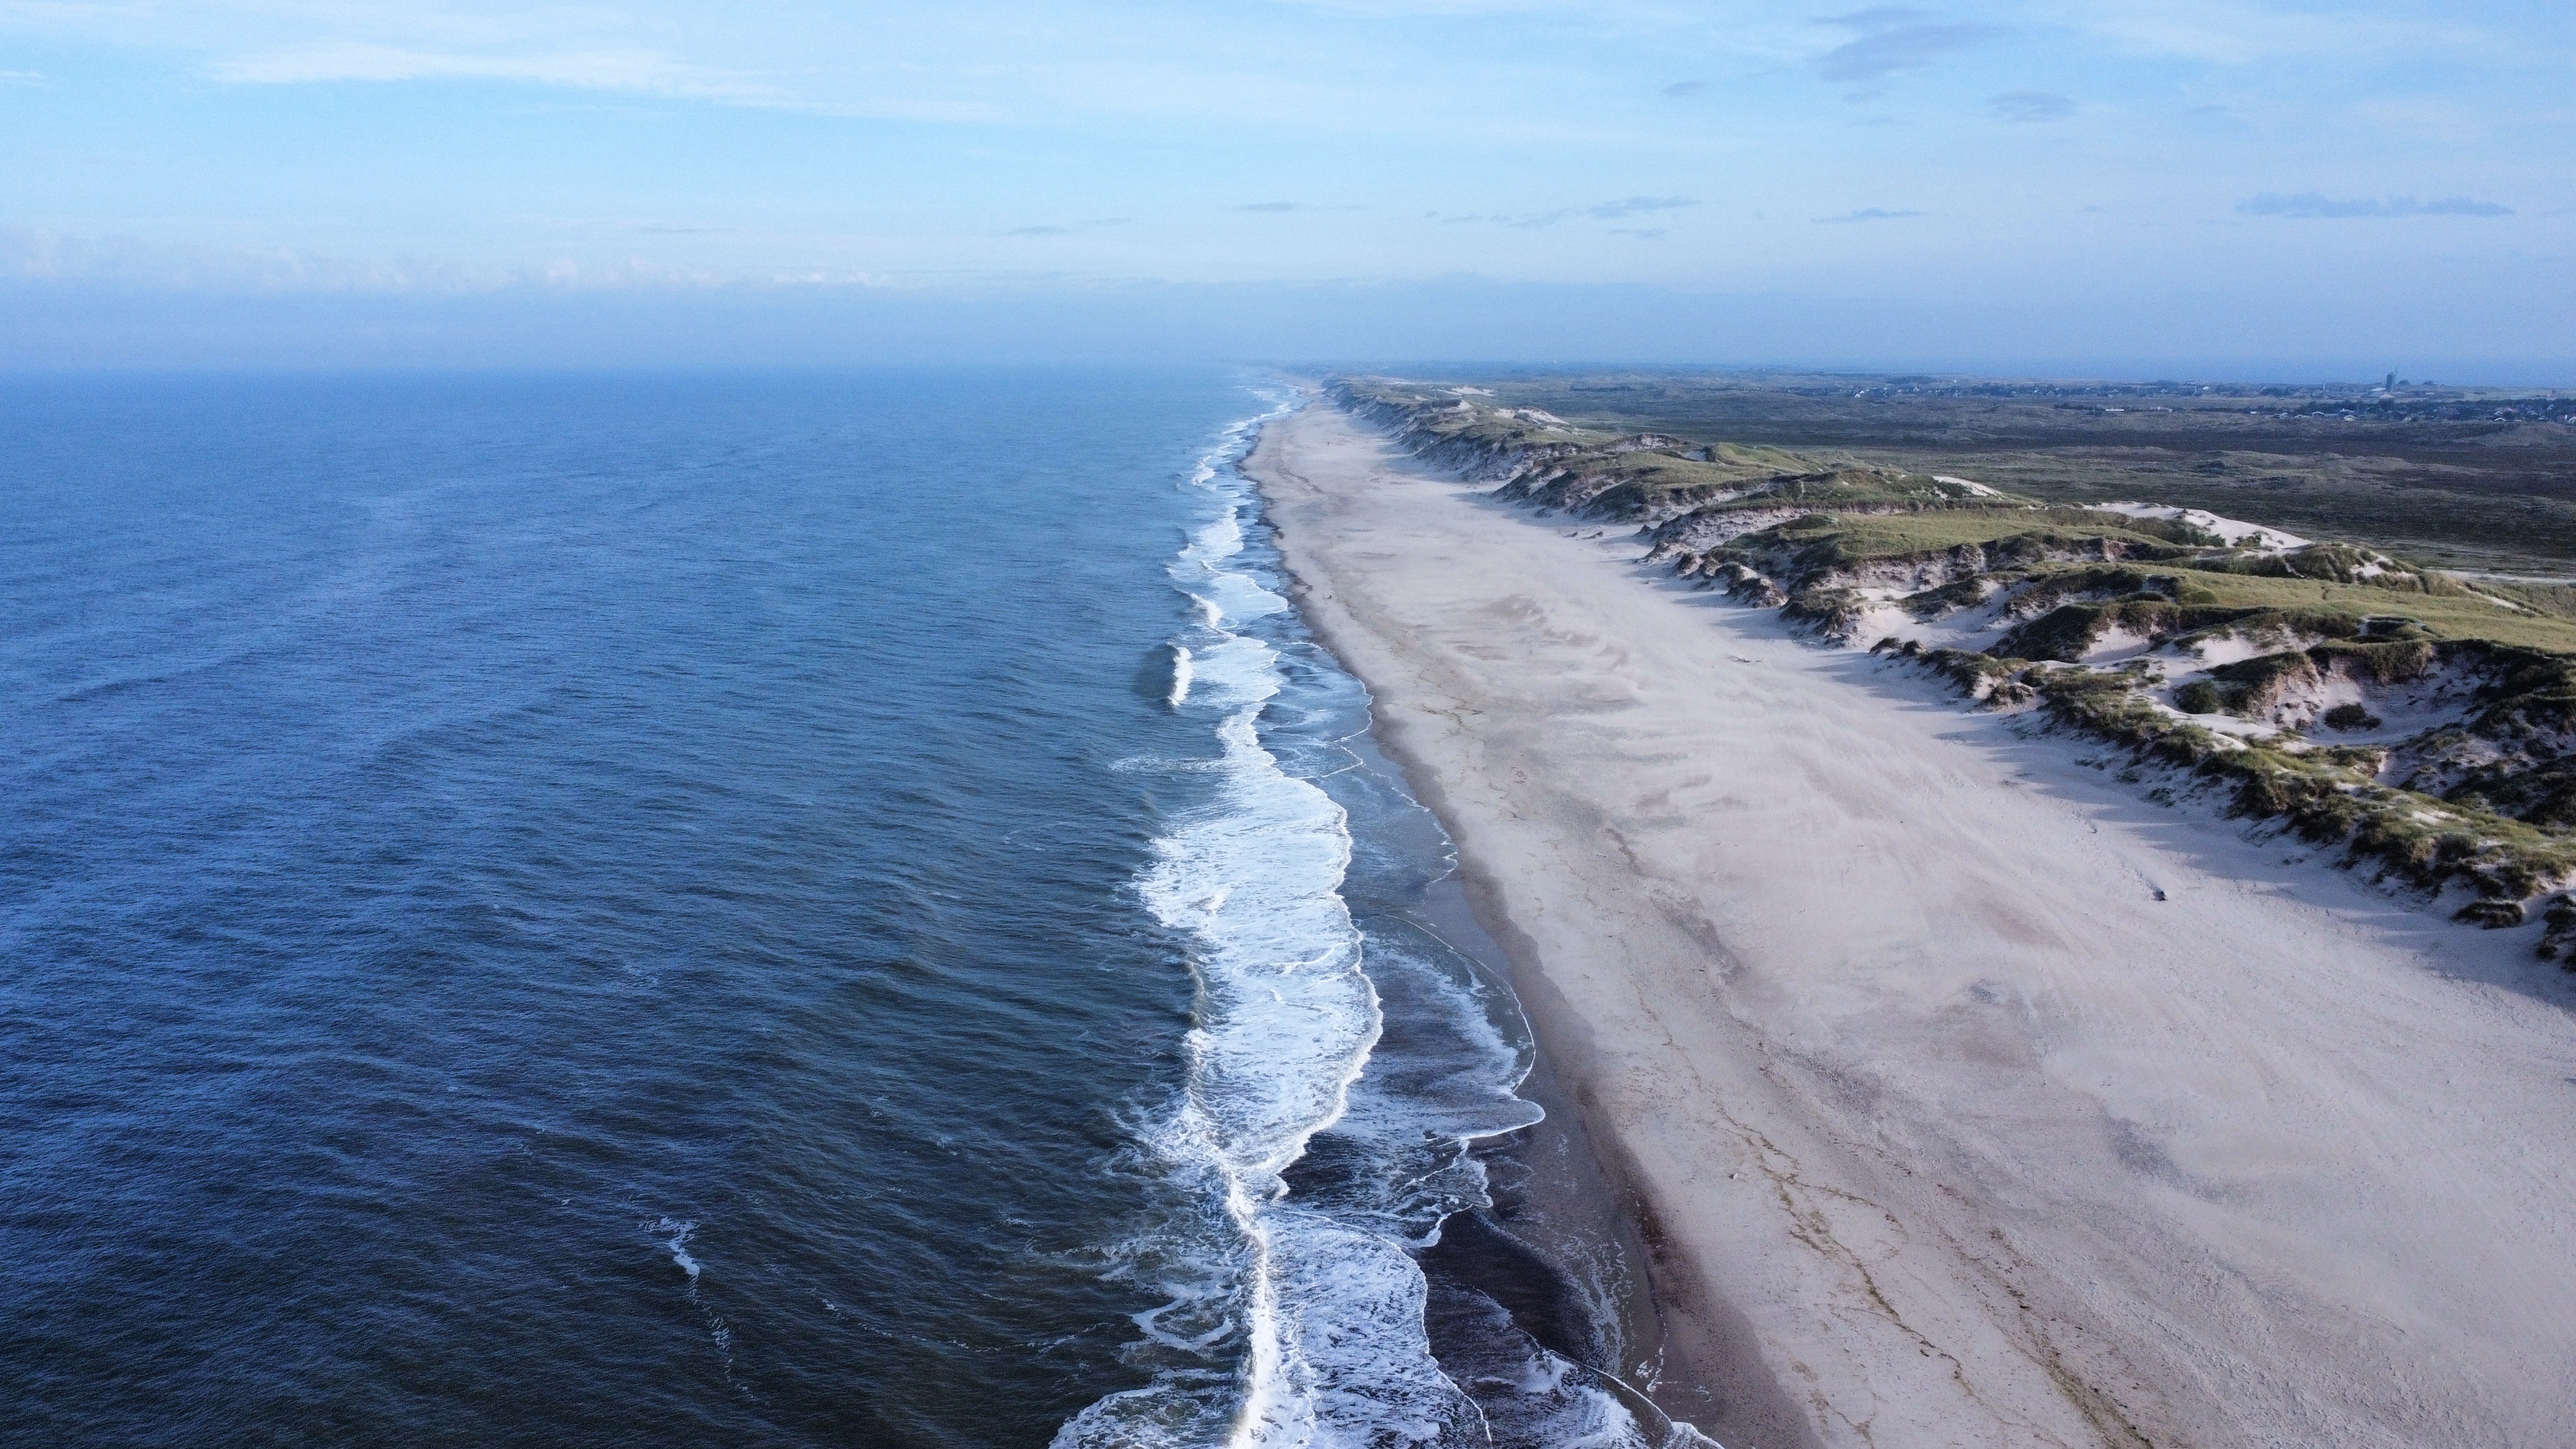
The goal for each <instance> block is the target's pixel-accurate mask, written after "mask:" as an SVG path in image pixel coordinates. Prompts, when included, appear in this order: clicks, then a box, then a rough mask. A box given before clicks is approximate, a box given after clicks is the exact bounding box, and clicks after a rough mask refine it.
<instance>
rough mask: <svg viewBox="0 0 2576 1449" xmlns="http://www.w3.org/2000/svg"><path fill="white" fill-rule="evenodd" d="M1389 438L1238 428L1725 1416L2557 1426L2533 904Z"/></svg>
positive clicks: (2547, 1016)
mask: <svg viewBox="0 0 2576 1449" xmlns="http://www.w3.org/2000/svg"><path fill="white" fill-rule="evenodd" d="M1418 441H1419V440H1417V442H1418ZM1412 451H1413V450H1409V449H1407V448H1405V447H1403V446H1400V445H1399V444H1398V443H1397V442H1396V440H1395V439H1393V438H1392V437H1390V436H1389V433H1388V432H1387V431H1386V430H1384V429H1382V428H1380V427H1377V426H1372V425H1369V424H1366V423H1363V422H1361V421H1359V420H1357V419H1355V418H1354V417H1353V416H1352V415H1351V414H1350V413H1349V412H1347V411H1345V410H1344V409H1342V408H1340V407H1337V406H1333V405H1330V404H1317V405H1314V406H1311V407H1309V408H1308V409H1307V410H1306V411H1305V412H1303V413H1300V414H1298V415H1296V416H1295V417H1292V418H1290V419H1287V420H1285V421H1282V422H1279V423H1275V424H1273V425H1272V426H1271V427H1270V428H1269V429H1268V430H1267V431H1266V432H1265V434H1264V437H1263V440H1262V442H1261V444H1260V446H1259V448H1258V449H1257V450H1256V452H1255V454H1254V456H1253V458H1252V459H1251V460H1250V461H1249V463H1248V464H1247V471H1248V472H1249V473H1250V474H1251V475H1252V476H1253V477H1254V478H1255V479H1256V480H1257V481H1258V482H1260V484H1261V485H1262V487H1263V490H1264V493H1265V495H1266V497H1267V498H1268V500H1269V502H1270V516H1271V518H1272V520H1273V522H1274V523H1275V524H1276V525H1277V527H1278V528H1279V530H1280V534H1281V542H1282V548H1283V551H1284V553H1285V556H1286V560H1287V563H1288V566H1289V568H1290V570H1291V571H1292V572H1293V574H1294V575H1295V576H1296V578H1297V580H1298V581H1299V584H1300V586H1301V587H1300V590H1299V592H1298V593H1297V602H1298V603H1299V606H1300V608H1301V610H1302V611H1303V612H1304V613H1305V614H1306V616H1307V618H1308V619H1309V621H1310V623H1311V624H1312V625H1313V627H1314V628H1315V629H1316V631H1317V633H1318V635H1319V637H1321V638H1322V639H1323V640H1324V641H1325V642H1326V643H1327V645H1328V646H1330V647H1331V648H1332V649H1333V650H1334V652H1335V654H1336V655H1337V656H1338V657H1339V658H1341V660H1342V661H1343V663H1344V664H1345V665H1346V666H1347V667H1349V668H1351V669H1352V670H1353V671H1354V672H1355V673H1357V674H1358V675H1359V676H1360V677H1361V678H1362V679H1363V680H1365V681H1366V682H1367V683H1368V685H1369V687H1370V689H1371V691H1372V693H1373V695H1374V696H1375V698H1376V720H1377V730H1378V735H1379V738H1380V739H1381V741H1382V742H1383V743H1384V744H1385V746H1386V748H1387V749H1388V751H1389V753H1390V754H1391V755H1393V756H1394V757H1395V758H1397V759H1398V760H1399V761H1400V762H1401V763H1402V764H1403V765H1404V767H1405V769H1406V771H1407V774H1408V778H1410V779H1411V780H1412V782H1413V784H1414V787H1415V789H1416V791H1417V793H1418V794H1419V795H1420V796H1421V798H1422V799H1423V800H1424V801H1425V802H1426V803H1427V804H1429V805H1431V806H1432V807H1433V808H1434V809H1435V810H1436V811H1437V812H1438V813H1439V814H1440V815H1441V817H1442V819H1443V821H1444V823H1445V824H1446V825H1447V826H1448V828H1449V831H1450V833H1451V835H1452V837H1453V838H1454V839H1455V840H1456V842H1457V844H1458V848H1459V850H1460V854H1461V861H1462V876H1463V878H1464V879H1465V881H1466V882H1467V884H1468V885H1469V887H1470V889H1471V890H1472V891H1473V892H1474V894H1475V896H1476V898H1477V901H1478V904H1479V906H1480V912H1481V915H1482V916H1483V918H1484V919H1485V921H1486V923H1487V924H1488V926H1489V927H1491V928H1492V930H1493V934H1494V935H1495V936H1496V938H1497V939H1498V940H1500V941H1502V942H1503V943H1504V945H1505V947H1506V948H1507V949H1508V951H1509V952H1510V954H1511V956H1512V960H1513V964H1514V973H1515V986H1516V988H1517V989H1518V990H1519V992H1520V994H1521V996H1522V999H1523V1001H1524V1004H1525V1005H1526V1006H1527V1008H1528V1009H1529V1012H1530V1015H1531V1018H1532V1020H1533V1023H1534V1024H1535V1025H1536V1026H1537V1028H1538V1031H1539V1036H1540V1041H1541V1046H1542V1051H1543V1053H1544V1055H1545V1056H1546V1058H1547V1059H1548V1060H1549V1061H1550V1063H1551V1064H1552V1066H1553V1068H1554V1070H1555V1071H1556V1072H1557V1074H1558V1075H1559V1077H1560V1078H1561V1079H1562V1081H1563V1083H1564V1086H1565V1091H1566V1095H1567V1097H1568V1098H1569V1099H1570V1100H1571V1101H1572V1102H1574V1103H1575V1104H1577V1106H1578V1110H1579V1111H1580V1112H1581V1113H1582V1114H1583V1116H1584V1119H1585V1123H1586V1125H1587V1127H1588V1128H1589V1129H1590V1130H1591V1132H1592V1134H1593V1141H1594V1145H1595V1150H1596V1151H1597V1152H1598V1154H1599V1155H1600V1157H1601V1158H1602V1160H1603V1162H1604V1163H1605V1165H1606V1166H1607V1167H1608V1168H1609V1170H1610V1171H1611V1172H1612V1174H1613V1176H1614V1178H1615V1179H1617V1180H1619V1181H1621V1182H1623V1183H1624V1184H1625V1185H1626V1187H1627V1188H1628V1189H1629V1190H1631V1191H1633V1193H1634V1197H1635V1201H1636V1203H1637V1211H1638V1219H1639V1221H1640V1222H1641V1223H1642V1224H1644V1225H1645V1229H1646V1234H1647V1238H1648V1240H1649V1242H1650V1243H1651V1244H1652V1261H1653V1277H1654V1287H1655V1291H1656V1297H1657V1300H1658V1312H1659V1315H1660V1316H1661V1317H1662V1318H1663V1319H1664V1320H1665V1321H1666V1322H1667V1323H1669V1324H1670V1325H1672V1326H1673V1332H1672V1335H1671V1337H1670V1339H1669V1343H1670V1345H1671V1353H1670V1355H1669V1357H1668V1360H1667V1363H1668V1368H1669V1373H1668V1376H1667V1378H1666V1379H1665V1381H1664V1382H1663V1383H1662V1384H1661V1385H1660V1387H1659V1389H1658V1398H1659V1401H1661V1402H1662V1403H1664V1405H1665V1406H1666V1407H1667V1409H1669V1410H1670V1411H1671V1412H1673V1413H1674V1414H1675V1415H1676V1416H1677V1417H1679V1418H1683V1419H1687V1420H1690V1421H1691V1422H1694V1423H1696V1424H1698V1425H1699V1426H1700V1427H1701V1428H1703V1429H1705V1430H1707V1431H1709V1432H1710V1433H1712V1434H1714V1435H1715V1436H1716V1437H1717V1438H1719V1439H1720V1440H1721V1441H1722V1442H1724V1443H1726V1444H1728V1445H1730V1446H1733V1449H1748V1446H1755V1445H1762V1446H1770V1445H1787V1444H1817V1445H1834V1446H1842V1445H1858V1444H1863V1443H1870V1442H1875V1443H1881V1444H1884V1443H1889V1442H1937V1441H1944V1440H1964V1441H1971V1442H1979V1443H1996V1444H2034V1445H2036V1444H2042V1443H2105V1444H2136V1443H2171V1442H2213V1443H2214V1442H2240V1441H2245V1440H2258V1441H2259V1440H2263V1439H2266V1438H2271V1439H2279V1440H2284V1441H2288V1442H2315V1443H2325V1442H2335V1443H2356V1444H2380V1443H2385V1444H2390V1445H2395V1444H2399V1443H2412V1442H2426V1441H2428V1439H2430V1438H2439V1439H2442V1440H2444V1441H2445V1442H2457V1443H2474V1444H2499V1445H2501V1444H2512V1443H2530V1442H2547V1441H2548V1440H2549V1437H2550V1436H2551V1435H2553V1434H2559V1433H2562V1432H2563V1431H2565V1430H2566V1429H2568V1428H2569V1427H2570V1426H2569V1424H2568V1422H2567V1417H2568V1416H2567V1410H2566V1406H2565V1405H2564V1404H2563V1403H2562V1402H2560V1399H2559V1396H2557V1395H2556V1394H2555V1393H2554V1390H2553V1389H2552V1388H2551V1384H2552V1382H2553V1380H2554V1370H2553V1369H2551V1368H2550V1367H2549V1365H2551V1364H2554V1363H2557V1362H2560V1361H2562V1360H2563V1358H2564V1356H2565V1355H2566V1354H2567V1353H2568V1352H2569V1351H2571V1350H2576V1312H2571V1310H2570V1308H2569V1304H2570V1303H2576V1269H2572V1268H2571V1267H2570V1265H2567V1264H2565V1263H2564V1262H2562V1261H2560V1259H2559V1258H2558V1257H2557V1256H2554V1255H2553V1254H2552V1253H2551V1252H2550V1250H2549V1249H2548V1247H2547V1244H2549V1243H2551V1242H2554V1241H2556V1240H2557V1239H2558V1238H2559V1236H2560V1235H2563V1234H2564V1233H2566V1232H2568V1231H2569V1230H2570V1229H2571V1227H2576V1224H2571V1222H2570V1220H2569V1215H2570V1208H2569V1205H2568V1204H2567V1203H2566V1202H2565V1201H2564V1194H2563V1192H2560V1191H2559V1190H2557V1189H2556V1188H2555V1187H2553V1186H2552V1185H2551V1184H2552V1183H2553V1182H2554V1180H2555V1173H2554V1169H2553V1168H2552V1167H2551V1166H2550V1164H2552V1163H2556V1162H2563V1161H2565V1160H2568V1158H2569V1157H2570V1156H2571V1155H2576V1141H2570V1140H2567V1139H2568V1137H2569V1133H2568V1130H2567V1124H2566V1121H2565V1114H2564V1113H2563V1112H2561V1111H2558V1110H2556V1108H2555V1107H2554V1106H2553V1105H2551V1104H2554V1103H2557V1102H2558V1093H2560V1092H2561V1091H2562V1090H2563V1089H2562V1088H2561V1086H2560V1083H2561V1082H2562V1081H2563V1080H2564V1079H2565V1078H2566V1077H2567V1076H2569V1075H2570V1074H2571V1073H2576V1028H2571V1025H2570V1017H2569V1014H2568V1011H2567V1005H2568V1002H2567V997H2568V994H2569V993H2568V991H2567V988H2566V986H2565V985H2564V979H2565V978H2564V976H2563V974H2562V973H2560V972H2559V971H2557V970H2556V969H2555V968H2554V967H2547V966H2542V965H2540V964H2539V963H2537V962H2535V961H2533V960H2532V957H2531V943H2530V941H2529V940H2528V939H2526V936H2527V934H2528V933H2522V932H2511V931H2495V932H2485V931H2477V930H2467V929H2463V928H2462V927H2461V926H2459V925H2455V924H2452V923H2450V922H2448V921H2447V920H2444V919H2441V918H2440V917H2437V916H2431V915H2428V914H2426V913H2423V912H2421V911H2418V910H2414V909H2412V908H2408V907H2405V906H2402V905H2399V904H2397V903H2395V902H2392V901H2391V900H2390V899H2389V898H2388V897H2387V896H2386V895H2384V894H2381V893H2378V892H2375V891H2374V890H2372V889H2371V888H2370V887H2369V886H2368V884H2367V883H2365V882H2364V881H2362V880H2360V879H2357V878H2356V877H2354V876H2352V875H2349V874H2336V873H2332V872H2321V871H2319V870H2317V869H2316V866H2315V864H2314V863H2313V862H2311V861H2309V860H2308V859H2307V857H2308V856H2309V855H2311V854H2312V853H2313V851H2312V849H2311V848H2308V847H2304V846H2301V845H2293V848H2291V849H2289V850H2288V851H2286V852H2285V851H2284V849H2283V848H2282V847H2283V846H2284V845H2292V842H2291V841H2289V840H2288V839H2276V840H2273V841H2265V840H2261V839H2249V838H2247V837H2245V836H2244V835H2242V834H2241V830H2240V828H2218V827H2214V826H2213V824H2211V823H2207V822H2205V821H2204V819H2203V818H2202V817H2200V816H2196V815H2193V814H2191V813H2189V812H2176V811H2172V810H2168V809H2165V808H2163V807H2161V806H2158V805H2156V804H2154V803H2152V802H2149V801H2147V800H2145V799H2143V798H2141V796H2140V795H2139V794H2138V793H2137V790H2136V788H2135V787H2134V786H2131V785H2128V784H2124V783H2121V782H2116V781H2111V780H2107V779H2104V778H2102V776H2101V774H2100V773H2099V772H2098V771H2096V770H2093V769H2090V768H2087V767H2085V766H2084V765H2083V764H2081V763H2079V761H2078V759H2077V758H2076V756H2077V755H2078V754H2080V753H2081V750H2080V747H2079V748H2070V747H2069V743H2068V742H2067V741H2063V740H2052V739H2044V738H2032V737H2030V736H2028V735H2026V734H2024V733H2017V732H2016V731H2015V729H2014V728H2013V724H2014V721H2013V720H2012V719H2010V718H2008V717H2005V716H2003V715H2000V714H1998V713H1996V712H1992V711H1987V712H1977V711H1961V710H1960V709H1959V707H1958V705H1957V703H1956V702H1955V699H1954V698H1952V697H1950V696H1948V695H1947V686H1945V685H1944V684H1942V683H1941V682H1940V681H1938V680H1937V679H1935V678H1933V677H1930V676H1928V675H1925V674H1922V673H1921V672H1919V671H1913V670H1905V669H1897V668H1892V667H1890V666H1888V665H1887V664H1886V663H1885V662H1884V655H1883V654H1882V655H1878V656H1873V655H1870V654H1868V653H1866V652H1865V651H1862V650H1858V649H1846V650H1818V649H1815V648H1813V647H1812V642H1811V641H1812V640H1813V638H1814V628H1815V625H1814V623H1813V621H1808V622H1804V623H1801V622H1799V621H1797V620H1792V619H1782V618H1780V617H1778V616H1777V614H1776V613H1770V612H1762V611H1757V610H1750V609H1745V608H1743V607H1741V606H1740V605H1739V604H1736V603H1733V602H1729V601H1727V600H1725V599H1723V598H1720V597H1717V596H1715V595H1712V594H1710V593H1706V592H1699V591H1695V590H1694V589H1693V588H1692V587H1691V586H1692V584H1694V583H1695V582H1697V581H1696V580H1695V579H1689V578H1676V577H1674V575H1673V574H1672V572H1671V571H1670V569H1669V567H1668V562H1666V561H1659V562H1658V563H1656V564H1653V565H1641V564H1639V563H1638V562H1637V561H1636V560H1637V558H1638V554H1639V551H1640V550H1639V548H1638V547H1637V545H1636V544H1635V543H1634V542H1632V541H1628V540H1625V539H1622V538H1619V537H1615V536H1605V535H1616V534H1619V533H1621V532H1623V531H1624V530H1622V529H1619V528H1617V527H1608V528H1605V527H1604V524H1605V523H1609V522H1611V520H1607V519H1603V520H1600V521H1595V520H1593V519H1591V518H1584V517H1579V516H1577V517H1569V516H1568V515H1567V514H1566V513H1565V512H1564V511H1563V506H1562V504H1561V503H1560V504H1558V505H1557V506H1558V512H1557V514H1556V516H1555V517H1554V518H1552V519H1550V518H1542V517H1539V516H1537V512H1538V510H1536V509H1534V508H1533V507H1532V506H1531V505H1532V503H1537V504H1541V505H1545V504H1547V503H1548V502H1549V500H1546V499H1532V500H1529V501H1526V502H1514V501H1512V500H1509V499H1505V498H1497V497H1490V496H1487V495H1488V494H1489V493H1490V491H1491V490H1492V488H1493V487H1494V486H1495V485H1496V484H1497V483H1499V482H1501V481H1503V480H1501V479H1495V478H1490V477H1488V478H1484V479H1481V480H1466V479H1461V478H1460V477H1458V476H1457V471H1456V467H1455V465H1456V464H1457V463H1460V462H1467V461H1471V460H1468V459H1464V458H1459V457H1454V456H1453V457H1440V458H1436V459H1431V460H1426V459H1422V458H1417V457H1414V456H1410V453H1411V452H1412ZM1423 451H1430V450H1428V449H1424V450H1423ZM1443 464H1447V465H1450V466H1441V465H1443ZM1524 491H1527V490H1524ZM1569 524H1571V525H1575V526H1568V525H1569ZM2137 536H2138V537H2140V538H2141V539H2146V540H2153V539H2155V535H2154V534H2152V533H2150V532H2138V533H2137ZM1917 652H1918V653H1920V652H1921V651H1920V650H1919V649H1918V651H1917ZM2463 1103H2475V1104H2477V1106H2476V1115H2475V1116H2473V1117H2469V1116H2463V1115H2462V1114H2461V1112H2460V1110H2459V1108H2460V1105H2461V1104H2463ZM2435 1161H2438V1162H2439V1163H2440V1164H2441V1166H2440V1168H2439V1170H2438V1171H2426V1170H2421V1169H2422V1167H2423V1164H2426V1163H2428V1162H2435ZM2465 1220H2475V1221H2477V1222H2478V1223H2479V1224H2480V1230H2479V1232H2478V1233H2476V1234H2462V1233H2460V1232H2458V1231H2457V1230H2456V1225H2457V1224H2458V1223H2460V1222H2462V1221H2465ZM2350 1264H2372V1265H2378V1266H2375V1267H2373V1268H2372V1269H2371V1270H2370V1271H2369V1272H2368V1273H2367V1274H2366V1275H2365V1276H2364V1277H2362V1278H2360V1279H2352V1278H2350V1277H2349V1276H2348V1269H2347V1268H2346V1267H2345V1266H2344V1265H2350ZM2356 1295H2360V1296H2359V1297H2357V1296H2356ZM2365 1300H2366V1302H2367V1304H2369V1305H2370V1306H2369V1307H2367V1308H2364V1307H2362V1306H2361V1304H2362V1302H2363V1301H2365ZM2397 1323H2403V1324H2404V1325H2406V1326H2405V1327H2404V1328H2403V1329H2399V1328H2396V1327H2393V1326H2392V1325H2393V1324H2397ZM2436 1364H2439V1365H2440V1366H2441V1367H2439V1368H2438V1369H2437V1368H2436V1367H2434V1365H2436ZM2221 1386H2223V1387H2221Z"/></svg>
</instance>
